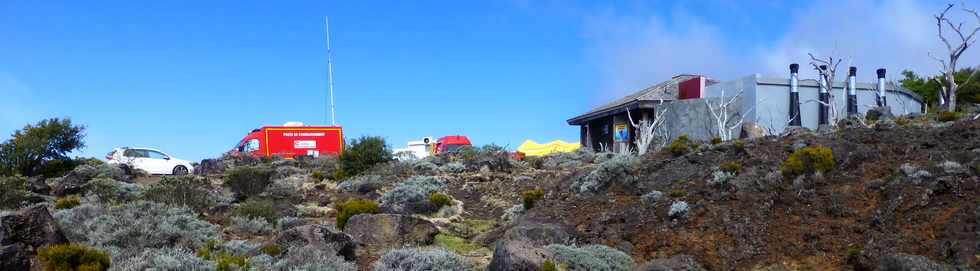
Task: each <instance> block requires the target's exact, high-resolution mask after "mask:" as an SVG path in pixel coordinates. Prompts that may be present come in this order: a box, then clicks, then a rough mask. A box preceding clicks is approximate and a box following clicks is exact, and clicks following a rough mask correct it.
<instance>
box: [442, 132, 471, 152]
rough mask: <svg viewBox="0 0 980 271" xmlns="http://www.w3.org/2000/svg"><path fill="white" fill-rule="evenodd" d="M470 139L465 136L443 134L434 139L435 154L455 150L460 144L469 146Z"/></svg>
mask: <svg viewBox="0 0 980 271" xmlns="http://www.w3.org/2000/svg"><path fill="white" fill-rule="evenodd" d="M471 145H472V144H470V139H469V138H468V137H466V136H461V135H454V136H444V137H440V138H439V140H436V154H441V153H449V152H455V151H456V150H458V149H459V147H462V146H471Z"/></svg>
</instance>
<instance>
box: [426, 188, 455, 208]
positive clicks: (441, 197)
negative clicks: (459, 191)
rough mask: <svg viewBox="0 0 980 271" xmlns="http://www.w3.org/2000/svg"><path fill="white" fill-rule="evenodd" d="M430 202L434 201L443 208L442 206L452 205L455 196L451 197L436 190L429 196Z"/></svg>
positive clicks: (434, 203) (433, 202)
mask: <svg viewBox="0 0 980 271" xmlns="http://www.w3.org/2000/svg"><path fill="white" fill-rule="evenodd" d="M429 203H432V204H433V205H435V206H439V207H440V208H441V207H442V206H446V205H452V204H453V198H452V197H449V195H446V194H443V193H439V192H435V193H432V195H431V196H429Z"/></svg>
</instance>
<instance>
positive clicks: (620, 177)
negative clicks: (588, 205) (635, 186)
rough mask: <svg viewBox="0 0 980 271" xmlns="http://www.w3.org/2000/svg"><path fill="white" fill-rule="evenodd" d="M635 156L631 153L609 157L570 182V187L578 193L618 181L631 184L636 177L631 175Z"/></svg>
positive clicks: (600, 188) (597, 189)
mask: <svg viewBox="0 0 980 271" xmlns="http://www.w3.org/2000/svg"><path fill="white" fill-rule="evenodd" d="M636 162H637V159H636V157H634V156H631V155H616V156H615V157H613V158H612V159H609V160H607V161H605V162H602V164H599V167H598V168H596V169H595V170H592V171H591V172H589V174H586V175H585V176H582V177H580V178H578V179H576V180H575V182H573V183H572V189H574V190H575V191H577V192H579V193H586V192H598V191H600V190H603V189H605V188H606V187H607V186H609V184H610V183H612V182H615V181H619V182H620V183H623V184H632V183H633V182H634V181H635V180H636V177H635V176H633V174H632V172H633V171H634V167H635V164H636Z"/></svg>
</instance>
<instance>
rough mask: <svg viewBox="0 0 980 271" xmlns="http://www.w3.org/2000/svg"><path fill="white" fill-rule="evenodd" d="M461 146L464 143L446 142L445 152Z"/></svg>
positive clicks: (453, 150)
mask: <svg viewBox="0 0 980 271" xmlns="http://www.w3.org/2000/svg"><path fill="white" fill-rule="evenodd" d="M463 146H466V145H462V144H447V145H446V152H455V151H457V150H459V148H460V147H463Z"/></svg>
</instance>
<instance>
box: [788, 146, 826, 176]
mask: <svg viewBox="0 0 980 271" xmlns="http://www.w3.org/2000/svg"><path fill="white" fill-rule="evenodd" d="M836 163H837V161H835V160H834V152H833V150H831V149H830V148H829V147H824V146H813V147H803V148H800V149H798V150H796V151H795V152H793V154H790V155H789V158H787V159H786V162H784V163H783V166H782V169H781V170H782V172H783V176H786V177H787V178H793V177H796V176H799V175H801V174H812V173H816V172H827V171H830V170H832V169H834V166H835V165H836Z"/></svg>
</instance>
